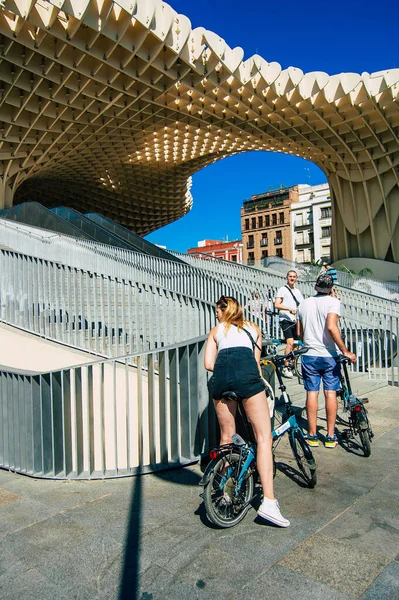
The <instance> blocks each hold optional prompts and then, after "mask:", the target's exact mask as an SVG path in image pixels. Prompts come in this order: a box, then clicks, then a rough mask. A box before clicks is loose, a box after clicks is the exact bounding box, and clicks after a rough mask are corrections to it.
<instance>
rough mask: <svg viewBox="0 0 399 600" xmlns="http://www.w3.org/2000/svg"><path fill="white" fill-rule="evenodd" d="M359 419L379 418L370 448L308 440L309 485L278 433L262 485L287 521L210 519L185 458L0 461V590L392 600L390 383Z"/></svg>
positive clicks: (396, 559)
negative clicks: (88, 476)
mask: <svg viewBox="0 0 399 600" xmlns="http://www.w3.org/2000/svg"><path fill="white" fill-rule="evenodd" d="M369 416H370V421H371V423H372V425H373V423H374V422H375V421H377V420H378V419H380V421H381V423H382V425H384V426H382V427H381V428H380V430H379V433H377V434H376V437H375V438H374V440H373V444H372V453H371V456H370V457H369V458H364V457H363V456H361V455H360V454H359V453H358V452H356V449H353V448H350V447H349V448H348V447H347V446H345V445H344V444H343V443H341V445H340V446H339V447H337V448H336V449H334V450H327V449H325V448H324V447H323V446H320V447H319V448H315V449H314V454H315V457H316V460H317V463H318V484H317V486H316V488H315V489H313V490H310V489H308V488H307V487H305V486H304V485H303V482H302V480H301V477H300V474H299V472H298V469H297V468H296V463H295V462H294V461H293V458H292V454H291V451H290V448H289V446H288V443H287V440H286V439H285V438H283V440H282V442H281V444H280V445H279V446H278V449H277V467H278V471H277V476H276V479H275V488H276V495H277V497H278V499H279V501H280V504H281V507H282V511H283V514H285V515H286V516H287V517H288V518H289V519H290V520H291V523H292V525H291V527H289V528H288V529H279V528H277V527H273V526H270V525H268V524H267V523H265V522H263V521H262V520H260V519H259V518H258V517H257V516H256V512H255V510H251V511H250V512H249V513H248V515H247V516H246V518H245V519H244V521H243V522H242V523H240V524H239V525H238V526H237V527H234V528H232V529H228V530H219V529H216V528H214V527H213V526H211V525H210V524H209V523H208V522H207V519H206V515H205V512H204V507H203V504H202V502H201V499H200V497H199V492H200V488H199V487H198V482H199V480H200V477H201V472H200V469H199V466H198V465H193V466H191V467H186V468H184V469H177V470H174V471H168V472H163V473H157V474H152V475H145V476H141V477H133V478H122V479H113V480H104V481H98V480H97V481H70V482H62V481H51V480H35V479H32V478H29V477H24V476H21V475H15V474H13V473H9V472H6V471H0V597H1V598H5V599H6V600H30V599H32V600H36V599H40V600H47V599H51V600H58V599H60V600H64V599H68V600H74V599H75V600H92V599H93V600H114V599H115V600H125V599H129V600H136V599H137V600H164V599H165V600H166V599H167V600H169V599H170V600H191V599H193V600H194V599H195V600H202V599H204V600H216V599H217V600H255V599H257V600H258V599H265V600H268V599H269V598H270V599H273V600H275V599H279V598H284V599H286V600H291V599H292V600H293V599H294V598H295V600H297V598H301V597H307V598H311V599H312V600H318V599H320V600H321V599H323V600H360V599H361V600H385V599H386V600H388V599H389V600H399V584H398V581H399V577H398V575H399V517H398V515H399V510H398V508H399V504H398V503H399V476H398V475H399V472H398V466H399V446H398V443H397V439H398V434H399V389H398V388H391V387H388V386H386V387H385V388H383V389H380V390H379V391H376V392H374V393H373V394H372V395H371V396H370V404H369ZM319 417H320V418H319V426H320V428H321V433H323V431H324V429H323V428H325V422H324V420H323V418H324V417H323V412H322V411H321V412H320V415H319ZM254 505H255V508H256V502H254Z"/></svg>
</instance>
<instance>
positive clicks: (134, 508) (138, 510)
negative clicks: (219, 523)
mask: <svg viewBox="0 0 399 600" xmlns="http://www.w3.org/2000/svg"><path fill="white" fill-rule="evenodd" d="M152 475H153V476H156V477H158V478H159V479H163V480H165V481H169V482H171V483H176V484H178V485H190V486H198V482H199V481H200V476H199V475H198V474H197V473H194V472H193V471H191V470H189V469H186V468H185V467H178V468H175V469H172V470H169V471H158V472H154V473H152ZM143 477H144V476H143V475H137V476H136V477H134V478H133V481H134V485H133V490H132V497H131V503H130V514H129V525H128V531H127V534H126V544H125V551H124V561H123V567H122V573H121V581H120V585H119V596H118V600H138V594H139V583H140V574H139V568H140V551H141V525H142V504H143V489H142V488H143ZM198 494H199V492H198ZM204 513H205V511H204V508H203V504H202V503H201V505H200V506H199V508H198V509H197V510H196V511H195V514H199V516H200V518H201V521H202V522H203V523H205V521H206V517H205V514H204ZM206 525H209V523H206ZM147 596H148V599H149V598H152V595H147V594H146V593H145V592H144V593H143V595H142V596H140V600H144V598H147Z"/></svg>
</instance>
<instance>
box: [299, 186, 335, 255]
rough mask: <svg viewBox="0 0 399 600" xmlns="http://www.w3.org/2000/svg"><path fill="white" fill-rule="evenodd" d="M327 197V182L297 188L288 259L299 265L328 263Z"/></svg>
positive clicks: (328, 198)
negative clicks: (290, 254)
mask: <svg viewBox="0 0 399 600" xmlns="http://www.w3.org/2000/svg"><path fill="white" fill-rule="evenodd" d="M331 222H332V214H331V197H330V188H329V186H328V184H327V183H323V184H321V185H313V186H312V185H306V184H299V185H298V202H296V203H295V204H292V206H291V240H292V257H293V260H295V261H296V262H299V263H310V262H311V261H312V260H316V261H317V260H320V259H321V260H323V261H324V262H328V261H330V260H331Z"/></svg>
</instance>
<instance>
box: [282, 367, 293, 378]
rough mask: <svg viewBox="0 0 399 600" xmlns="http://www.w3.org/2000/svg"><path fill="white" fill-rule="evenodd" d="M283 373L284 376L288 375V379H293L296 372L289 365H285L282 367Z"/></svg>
mask: <svg viewBox="0 0 399 600" xmlns="http://www.w3.org/2000/svg"><path fill="white" fill-rule="evenodd" d="M281 374H282V376H283V377H287V379H292V378H293V377H294V374H293V372H292V371H291V369H290V368H289V367H283V368H282V369H281Z"/></svg>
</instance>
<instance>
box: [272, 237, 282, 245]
mask: <svg viewBox="0 0 399 600" xmlns="http://www.w3.org/2000/svg"><path fill="white" fill-rule="evenodd" d="M282 243H283V238H282V237H279V238H278V237H276V238H274V245H275V246H278V245H279V244H282Z"/></svg>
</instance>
